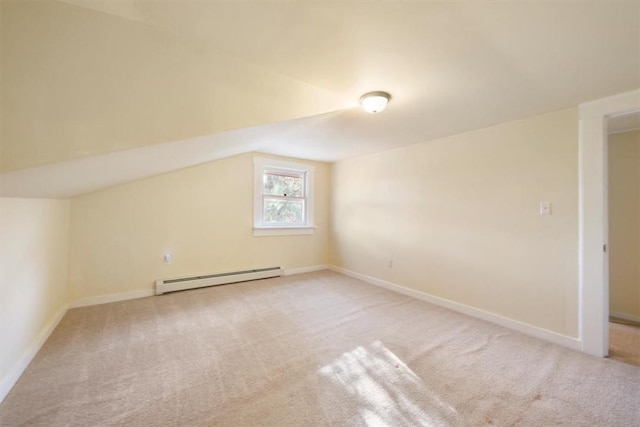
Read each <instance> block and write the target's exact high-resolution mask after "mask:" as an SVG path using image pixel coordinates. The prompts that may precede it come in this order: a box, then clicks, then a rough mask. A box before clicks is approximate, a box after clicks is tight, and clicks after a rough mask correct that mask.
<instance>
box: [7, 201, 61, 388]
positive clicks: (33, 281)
mask: <svg viewBox="0 0 640 427" xmlns="http://www.w3.org/2000/svg"><path fill="white" fill-rule="evenodd" d="M68 240H69V201H68V200H36V199H7V198H3V199H0V329H1V330H2V334H0V378H2V380H3V386H2V391H3V392H5V391H6V382H5V380H7V377H8V375H9V374H12V375H14V374H15V372H13V371H12V369H15V367H16V364H17V363H18V362H19V361H20V360H21V358H22V357H23V356H24V355H25V353H28V352H29V351H30V350H32V349H33V346H34V345H35V344H36V343H37V342H38V340H39V338H41V335H42V334H43V333H45V332H46V331H47V329H48V327H49V326H51V323H52V322H53V321H54V320H55V319H56V317H57V316H58V315H59V314H61V311H62V310H64V309H65V308H66V303H67V271H68V270H67V267H68V263H67V257H68Z"/></svg>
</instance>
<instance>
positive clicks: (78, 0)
mask: <svg viewBox="0 0 640 427" xmlns="http://www.w3.org/2000/svg"><path fill="white" fill-rule="evenodd" d="M65 3H67V4H66V5H64V6H66V7H68V4H73V5H74V6H81V7H83V8H84V9H85V10H87V9H90V10H92V11H93V13H107V14H110V15H112V16H117V17H118V18H119V19H124V20H127V21H129V22H135V23H136V25H140V26H152V27H153V28H156V29H160V30H161V31H163V32H164V33H165V34H167V35H168V36H171V37H177V38H178V37H179V38H180V39H181V40H190V41H192V42H193V43H194V44H198V45H206V46H207V49H210V50H211V51H213V52H216V53H217V54H219V55H226V56H229V57H233V58H235V59H237V60H239V61H244V62H246V63H249V64H253V65H255V66H258V67H261V68H263V69H264V70H269V72H272V73H278V74H282V75H285V76H287V77H289V78H292V79H294V80H296V81H300V82H304V83H307V84H309V85H311V86H313V87H317V88H320V89H322V90H325V91H328V92H332V93H334V94H336V95H337V96H338V97H340V99H343V100H344V102H343V105H344V106H345V108H344V109H342V110H339V111H333V112H331V111H326V110H325V111H318V112H317V113H318V114H316V115H311V116H307V117H305V118H301V119H296V120H288V121H284V122H277V123H270V124H265V125H262V126H257V127H251V128H247V129H240V130H236V131H229V132H224V133H217V134H215V135H202V136H200V137H198V138H195V139H194V138H191V139H181V140H179V141H172V142H168V143H166V142H165V143H163V144H155V145H150V146H147V147H143V148H136V149H134V150H129V151H122V152H120V153H109V154H103V155H101V156H94V157H83V158H69V159H67V160H66V161H63V162H59V163H56V164H51V165H45V166H40V167H36V168H31V169H25V170H20V171H14V172H9V173H5V174H3V175H2V180H3V182H2V195H13V196H26V195H29V196H33V197H35V196H38V197H66V196H72V195H76V194H81V193H83V192H87V191H92V190H94V189H97V188H102V187H106V186H109V185H114V184H116V183H121V182H126V181H127V180H131V179H138V178H141V177H144V176H150V175H153V174H157V173H162V172H167V171H169V170H175V169H178V168H181V167H185V166H189V165H193V164H198V163H202V162H205V161H210V160H212V159H215V158H220V157H224V156H226V155H231V154H236V153H239V152H246V151H261V152H266V153H273V154H280V155H286V156H292V157H300V158H306V159H312V160H323V161H336V160H341V159H345V158H349V157H353V156H358V155H362V154H367V153H372V152H376V151H381V150H386V149H391V148H395V147H400V146H403V145H408V144H413V143H417V142H422V141H428V140H433V139H436V138H440V137H444V136H448V135H453V134H457V133H461V132H465V131H469V130H473V129H478V128H482V127H487V126H491V125H494V124H498V123H503V122H506V121H510V120H515V119H519V118H525V117H530V116H533V115H537V114H541V113H545V112H549V111H555V110H559V109H563V108H567V107H571V106H575V105H577V104H579V103H581V102H584V101H588V100H592V99H596V98H600V97H603V96H607V95H611V94H615V93H620V92H624V91H628V90H631V89H635V88H638V87H640V1H635V0H634V1H616V2H604V1H603V2H591V1H590V2H565V1H540V2H477V1H440V2H214V1H195V0H185V1H180V2H177V1H176V2H165V1H148V0H65ZM168 36H167V37H168ZM134 65H135V64H134ZM237 84H238V85H240V86H241V85H242V82H241V81H239V82H237ZM371 90H386V91H388V92H390V93H391V94H392V96H393V99H392V101H391V103H390V105H389V107H388V109H387V110H386V111H385V112H384V113H382V114H378V115H367V114H365V113H363V112H362V111H360V110H358V109H355V108H353V106H354V105H355V101H356V100H357V99H358V98H359V96H360V95H361V94H362V93H364V92H367V91H371ZM230 141H231V142H233V143H232V144H231V142H230ZM229 144H230V145H229ZM229 146H232V147H233V149H231V150H230V149H229ZM205 147H206V148H205ZM145 150H146V151H145ZM169 152H170V153H172V154H171V155H167V156H166V157H165V155H164V154H160V153H169ZM205 153H206V154H205ZM145 157H146V158H147V159H148V158H152V159H155V160H154V162H153V164H150V163H151V162H148V161H142V159H143V158H145ZM137 159H139V160H137ZM100 165H102V166H100ZM80 173H82V175H78V174H80ZM79 176H82V177H83V178H82V179H78V177H79ZM45 183H46V185H45Z"/></svg>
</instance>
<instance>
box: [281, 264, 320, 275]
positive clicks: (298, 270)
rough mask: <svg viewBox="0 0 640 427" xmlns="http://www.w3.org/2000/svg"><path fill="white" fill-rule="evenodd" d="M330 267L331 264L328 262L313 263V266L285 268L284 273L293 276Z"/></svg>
mask: <svg viewBox="0 0 640 427" xmlns="http://www.w3.org/2000/svg"><path fill="white" fill-rule="evenodd" d="M328 268H329V266H328V265H327V264H322V265H312V266H311V267H300V268H287V269H285V270H284V275H285V276H292V275H294V274H303V273H311V272H312V271H320V270H326V269H328Z"/></svg>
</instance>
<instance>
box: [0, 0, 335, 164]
mask: <svg viewBox="0 0 640 427" xmlns="http://www.w3.org/2000/svg"><path fill="white" fill-rule="evenodd" d="M0 19H1V22H0V38H1V40H2V49H1V50H0V72H1V73H2V79H1V80H0V86H1V89H2V97H1V103H0V107H1V109H2V116H3V124H4V126H3V128H2V134H1V135H0V141H1V143H0V151H1V152H2V159H1V163H0V170H2V171H3V172H6V171H12V170H17V169H23V168H29V167H34V166H38V165H43V164H47V163H55V162H59V161H63V160H69V159H73V158H78V157H87V156H94V155H99V154H104V153H108V152H112V151H119V150H125V149H131V148H136V147H142V146H146V145H150V144H157V143H162V142H168V141H174V140H181V139H184V138H190V137H195V136H201V135H209V134H213V133H217V132H220V131H223V130H229V129H238V128H244V127H248V126H255V125H258V124H265V123H273V122H278V121H284V120H288V119H293V118H299V117H306V116H310V115H314V114H320V113H326V112H327V111H332V110H335V109H338V108H342V107H343V106H344V105H343V100H340V99H338V98H337V97H336V96H335V95H333V94H331V93H329V92H327V91H324V90H321V89H319V88H316V87H313V86H311V85H309V84H306V83H303V82H300V81H297V80H294V79H292V78H290V77H288V76H285V75H282V74H278V73H275V72H273V71H269V70H266V69H264V68H263V67H259V66H256V65H253V64H250V63H248V62H245V61H242V60H239V59H238V58H235V57H233V56H232V55H230V54H228V53H226V52H223V51H221V50H220V49H213V48H211V47H210V46H208V45H206V44H203V43H200V44H198V43H197V42H196V41H194V40H190V39H189V40H188V39H185V38H182V37H180V36H178V35H176V34H174V33H171V32H170V31H165V30H162V29H161V28H158V27H156V26H153V25H148V24H141V23H140V22H136V21H132V20H127V19H122V18H119V17H117V16H113V15H110V14H108V13H102V12H97V11H94V10H89V9H85V8H81V7H78V6H75V5H69V4H64V3H61V2H56V1H21V0H18V1H11V0H7V1H2V2H0ZM240 82H241V83H240Z"/></svg>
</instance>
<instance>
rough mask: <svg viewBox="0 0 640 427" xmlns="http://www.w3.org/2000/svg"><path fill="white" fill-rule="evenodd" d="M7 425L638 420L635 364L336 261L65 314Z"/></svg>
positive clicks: (6, 410)
mask: <svg viewBox="0 0 640 427" xmlns="http://www.w3.org/2000/svg"><path fill="white" fill-rule="evenodd" d="M0 424H2V425H3V426H24V425H29V426H63V425H65V426H67V425H68V426H98V425H100V426H104V425H119V426H192V425H200V426H205V425H206V426H213V425H219V426H253V425H264V426H440V425H451V426H463V425H464V426H481V425H502V426H550V425H570V426H634V425H635V426H637V425H639V424H640V368H639V367H637V366H633V365H629V364H625V363H621V362H618V361H615V360H608V359H598V358H594V357H590V356H586V355H583V354H580V353H577V352H574V351H571V350H568V349H565V348H562V347H559V346H556V345H553V344H549V343H546V342H543V341H540V340H537V339H534V338H529V337H527V336H524V335H521V334H518V333H516V332H513V331H511V330H508V329H504V328H501V327H499V326H495V325H492V324H489V323H486V322H482V321H479V320H476V319H473V318H469V317H466V316H464V315H460V314H457V313H454V312H451V311H448V310H446V309H442V308H438V307H435V306H433V305H430V304H427V303H425V302H422V301H418V300H415V299H411V298H409V297H406V296H403V295H399V294H395V293H393V292H390V291H387V290H384V289H380V288H376V287H374V286H372V285H368V284H365V283H363V282H360V281H358V280H355V279H351V278H348V277H345V276H342V275H339V274H335V273H332V272H328V271H323V272H317V273H310V274H303V275H297V276H287V277H282V278H277V279H267V280H262V281H257V282H247V283H242V284H235V285H229V286H219V287H215V288H207V289H200V290H195V291H187V292H182V293H176V294H170V295H164V296H161V297H150V298H143V299H138V300H132V301H125V302H120V303H113V304H105V305H101V306H94V307H88V308H81V309H73V310H69V312H68V313H67V315H66V316H65V317H64V319H63V320H62V322H61V323H60V325H59V326H58V328H57V329H56V330H55V331H54V333H53V335H52V336H51V338H50V339H49V340H48V341H47V343H46V344H45V345H44V347H43V348H42V350H41V351H40V353H39V354H38V355H37V356H36V358H35V360H34V361H33V363H32V364H31V365H30V366H29V367H28V369H27V370H26V372H25V373H24V375H23V376H22V378H21V379H20V380H19V382H18V383H17V384H16V386H15V387H14V389H13V390H12V391H11V393H10V394H9V396H7V398H6V400H5V401H4V403H3V404H2V406H0Z"/></svg>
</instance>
